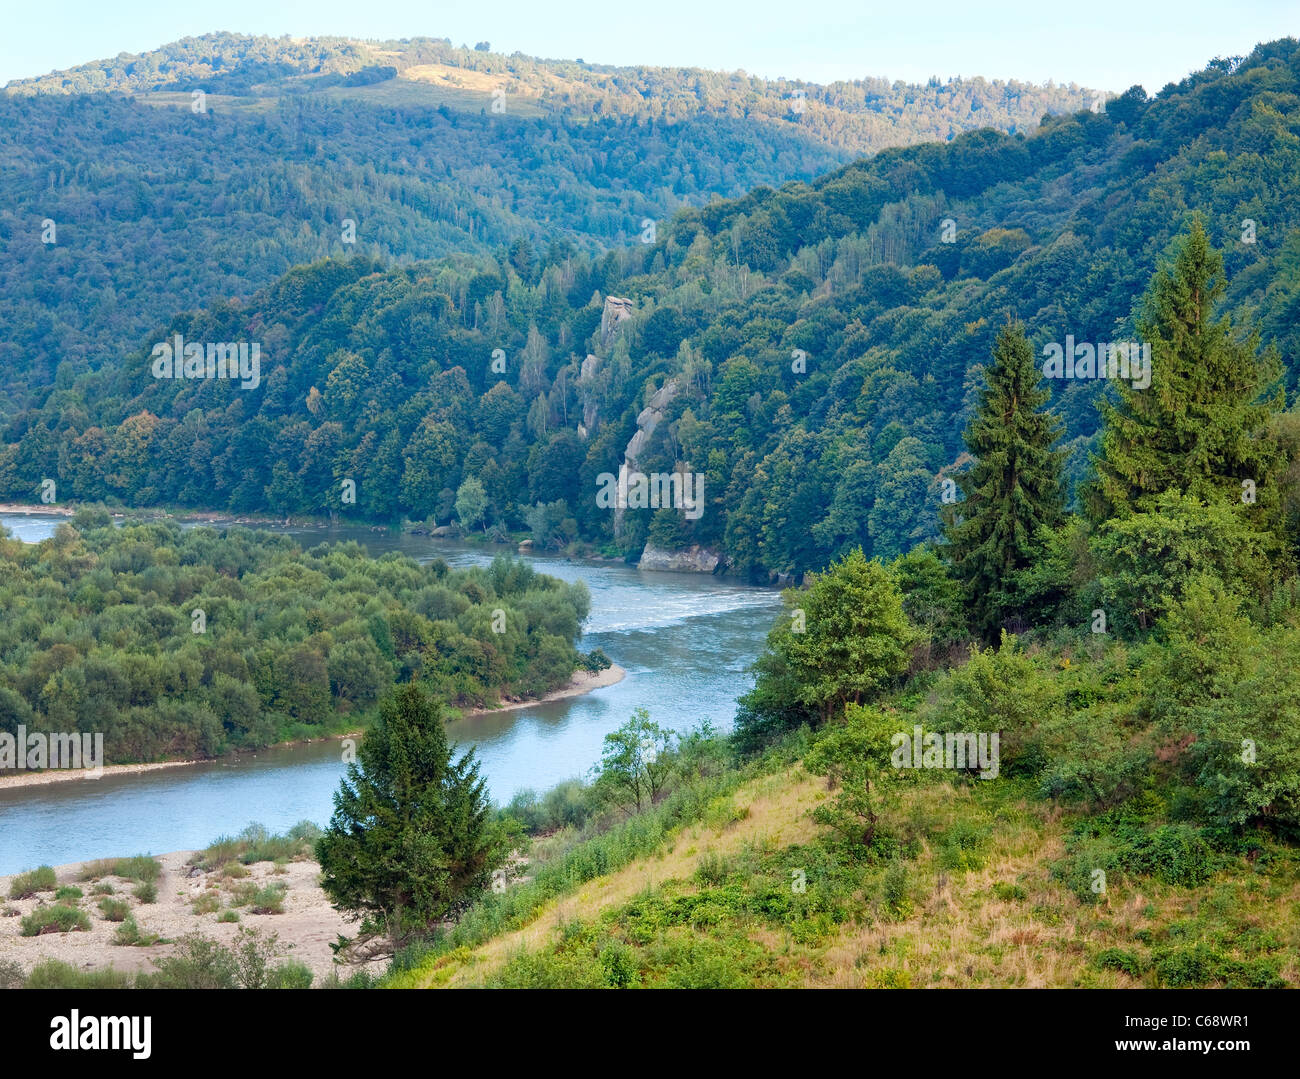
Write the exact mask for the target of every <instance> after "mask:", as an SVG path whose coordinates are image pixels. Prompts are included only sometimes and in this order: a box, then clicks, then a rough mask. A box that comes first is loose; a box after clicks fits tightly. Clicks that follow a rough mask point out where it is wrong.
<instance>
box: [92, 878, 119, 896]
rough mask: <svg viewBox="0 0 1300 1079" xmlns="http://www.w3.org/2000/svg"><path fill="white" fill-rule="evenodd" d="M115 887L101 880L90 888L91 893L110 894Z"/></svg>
mask: <svg viewBox="0 0 1300 1079" xmlns="http://www.w3.org/2000/svg"><path fill="white" fill-rule="evenodd" d="M114 891H115V889H114V888H113V886H112V885H111V884H109V883H108V881H101V882H100V883H99V884H96V885H95V886H94V887H93V888H91V889H90V894H91V895H112V894H113V893H114Z"/></svg>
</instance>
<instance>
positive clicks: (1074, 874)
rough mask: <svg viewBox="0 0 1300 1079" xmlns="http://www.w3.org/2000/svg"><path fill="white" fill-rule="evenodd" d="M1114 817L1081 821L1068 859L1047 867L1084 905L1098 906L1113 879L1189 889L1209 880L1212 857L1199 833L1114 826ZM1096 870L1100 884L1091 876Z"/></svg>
mask: <svg viewBox="0 0 1300 1079" xmlns="http://www.w3.org/2000/svg"><path fill="white" fill-rule="evenodd" d="M1114 821H1115V818H1114V815H1113V814H1112V815H1111V816H1110V817H1104V818H1097V819H1094V820H1090V821H1083V822H1081V823H1080V824H1079V825H1077V826H1076V828H1075V831H1074V832H1073V834H1072V835H1070V836H1069V837H1067V839H1066V852H1067V855H1068V857H1066V858H1065V859H1064V860H1062V861H1060V862H1057V863H1055V864H1054V865H1053V866H1052V875H1053V876H1054V877H1055V878H1056V879H1058V880H1061V881H1063V882H1065V883H1066V884H1067V885H1068V886H1069V888H1070V890H1071V891H1073V892H1074V894H1075V895H1076V896H1077V897H1078V898H1079V899H1080V900H1081V901H1083V902H1085V903H1095V902H1097V901H1098V900H1099V899H1100V898H1101V896H1102V894H1104V889H1101V888H1099V884H1100V882H1101V881H1102V880H1103V879H1104V881H1105V883H1106V885H1107V886H1108V885H1109V884H1113V883H1114V882H1115V879H1117V875H1120V874H1132V875H1141V876H1150V877H1154V878H1156V879H1157V880H1159V881H1161V882H1162V883H1164V884H1171V885H1175V886H1178V887H1183V888H1194V887H1197V886H1198V885H1201V884H1204V883H1205V882H1206V881H1207V880H1209V879H1210V876H1211V874H1212V872H1213V861H1214V855H1213V851H1212V850H1211V848H1210V846H1209V844H1208V843H1207V842H1206V841H1205V839H1204V838H1203V837H1202V836H1201V834H1200V832H1199V831H1198V830H1197V829H1196V828H1194V827H1192V826H1191V825H1189V824H1185V823H1179V824H1162V825H1158V826H1156V827H1154V828H1148V827H1145V826H1144V825H1142V824H1134V823H1123V822H1121V823H1118V824H1116V823H1115V822H1114ZM1098 870H1101V871H1102V872H1103V873H1104V874H1106V876H1105V878H1099V877H1097V876H1096V873H1097V871H1098Z"/></svg>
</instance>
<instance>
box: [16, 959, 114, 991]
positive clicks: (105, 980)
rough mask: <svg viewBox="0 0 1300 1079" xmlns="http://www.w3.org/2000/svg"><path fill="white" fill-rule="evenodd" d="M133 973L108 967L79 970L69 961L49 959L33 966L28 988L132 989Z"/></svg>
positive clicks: (28, 976)
mask: <svg viewBox="0 0 1300 1079" xmlns="http://www.w3.org/2000/svg"><path fill="white" fill-rule="evenodd" d="M131 981H132V979H131V975H130V974H128V973H126V972H125V971H121V970H114V969H113V968H112V967H108V968H107V969H106V970H78V969H77V968H76V967H74V966H72V965H71V964H69V963H62V962H60V961H59V960H57V959H47V960H46V961H45V962H43V963H37V964H36V966H34V967H32V972H31V973H30V974H29V975H27V986H26V987H27V988H28V989H130V988H131Z"/></svg>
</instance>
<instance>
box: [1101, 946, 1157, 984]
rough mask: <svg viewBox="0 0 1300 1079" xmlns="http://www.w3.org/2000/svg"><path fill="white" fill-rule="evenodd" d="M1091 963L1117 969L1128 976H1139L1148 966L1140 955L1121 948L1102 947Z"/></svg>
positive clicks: (1106, 968)
mask: <svg viewBox="0 0 1300 1079" xmlns="http://www.w3.org/2000/svg"><path fill="white" fill-rule="evenodd" d="M1093 963H1094V964H1095V965H1096V966H1097V967H1099V968H1100V969H1102V970H1118V971H1121V972H1122V973H1124V974H1127V975H1128V976H1129V977H1130V978H1140V977H1141V976H1142V975H1143V974H1144V973H1146V971H1147V968H1148V967H1149V966H1150V964H1149V963H1148V962H1147V961H1146V960H1145V959H1143V958H1142V956H1140V955H1138V954H1137V953H1136V952H1127V951H1125V950H1124V949H1123V948H1103V949H1102V950H1101V951H1100V952H1098V953H1097V956H1096V958H1095V959H1094V960H1093Z"/></svg>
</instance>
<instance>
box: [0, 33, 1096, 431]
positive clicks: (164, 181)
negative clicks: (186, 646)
mask: <svg viewBox="0 0 1300 1079" xmlns="http://www.w3.org/2000/svg"><path fill="white" fill-rule="evenodd" d="M376 80H377V81H376ZM877 83H878V84H868V83H863V84H853V85H848V84H841V85H837V86H834V87H813V86H809V87H806V88H803V89H801V91H800V92H801V93H803V94H804V95H805V96H804V97H803V98H801V99H799V102H800V104H799V107H800V110H801V111H798V112H792V107H793V103H794V100H795V99H794V98H793V96H792V95H793V93H794V89H795V88H794V87H793V86H789V85H785V84H783V83H774V82H768V81H765V80H760V79H755V78H747V77H740V76H738V75H730V76H729V75H721V74H715V73H711V72H704V71H685V70H678V69H671V68H628V69H622V68H617V67H597V66H592V67H590V68H588V67H587V66H585V65H576V64H573V63H565V62H559V61H543V60H534V59H530V58H526V57H522V56H514V57H509V58H507V57H504V56H499V55H496V54H493V53H490V52H486V51H481V50H466V49H452V48H451V47H450V45H449V44H448V43H445V42H440V41H435V40H428V39H415V40H413V41H407V42H389V43H382V44H375V45H364V44H361V43H356V42H348V41H344V40H341V39H310V40H308V41H306V42H299V43H294V42H291V41H289V40H287V39H271V38H255V37H248V36H243V35H234V34H212V35H206V36H204V37H202V38H190V39H186V40H185V41H181V42H176V43H174V44H172V45H168V46H164V47H163V48H161V49H159V50H155V51H154V52H151V53H147V54H144V55H142V56H126V55H123V56H119V57H117V58H116V59H113V60H107V61H102V62H98V63H95V64H91V65H86V66H84V67H82V68H78V69H74V70H73V71H71V72H64V73H56V74H54V75H50V76H46V77H43V78H40V79H36V80H28V81H25V82H15V83H12V84H10V85H8V86H7V87H5V90H4V92H3V93H0V183H3V185H4V189H5V191H6V192H7V194H8V198H7V199H6V200H5V204H4V206H3V207H0V254H3V255H4V256H5V257H4V258H2V259H0V320H2V321H3V323H4V324H5V326H6V328H7V332H6V334H5V336H4V340H3V341H0V361H3V362H4V364H5V365H6V368H7V369H8V370H10V371H13V372H15V373H16V374H18V375H19V376H21V377H20V378H19V379H17V380H14V381H11V382H9V383H6V385H5V386H4V387H2V388H0V416H7V415H9V414H10V413H12V412H13V411H14V410H15V409H17V408H20V407H22V406H24V405H27V404H29V403H31V401H32V399H33V398H32V395H33V394H37V395H39V393H40V391H41V389H42V388H44V387H48V386H50V385H52V384H54V383H55V381H56V378H57V379H58V380H62V381H66V380H69V379H71V378H72V377H74V376H75V375H76V374H79V373H81V372H83V371H85V370H86V369H88V368H96V367H99V366H100V365H101V364H105V363H109V364H111V363H112V362H113V360H114V359H115V358H117V356H118V354H119V353H120V349H121V346H122V343H123V342H125V341H130V340H133V339H134V338H136V337H137V336H138V335H140V334H143V333H145V332H148V330H149V329H150V328H151V327H153V326H154V325H156V324H157V323H158V322H159V320H162V319H165V318H167V317H169V316H170V315H171V314H172V313H173V312H175V311H178V310H184V309H188V308H190V307H194V306H196V305H200V304H207V303H213V302H221V301H224V300H227V299H229V298H231V297H236V296H247V295H248V294H249V293H251V292H253V291H254V290H256V289H259V288H262V287H265V286H267V285H268V284H270V283H271V282H273V281H274V280H275V279H276V278H277V277H279V276H280V275H281V274H283V273H285V272H286V271H288V270H289V269H290V268H292V267H294V266H296V265H298V264H300V263H305V262H310V261H312V260H315V259H319V258H323V257H326V256H329V255H340V254H351V253H354V252H355V253H359V254H364V255H367V256H374V257H380V258H383V259H384V260H385V261H386V262H390V263H391V262H405V261H409V260H411V259H430V258H453V257H456V256H461V255H479V256H491V255H492V254H493V253H494V252H496V250H497V249H498V248H508V247H509V246H510V245H511V244H512V243H514V242H515V241H517V240H523V241H527V242H528V243H530V244H532V245H533V246H534V247H536V248H537V249H539V250H540V251H545V250H547V249H548V248H550V247H551V245H552V244H557V245H559V246H558V248H557V250H559V251H564V250H566V249H567V248H568V247H569V246H572V247H574V248H577V249H580V250H584V251H588V252H595V251H599V250H604V249H605V248H607V247H609V246H620V245H624V244H627V243H631V242H635V241H636V239H637V237H638V236H639V235H640V233H641V232H642V230H643V227H644V226H643V225H642V224H641V223H642V222H643V221H645V220H647V219H650V220H656V221H662V220H664V219H666V218H667V217H669V216H670V215H671V214H672V212H673V211H675V210H677V209H678V208H680V207H682V206H684V205H702V204H703V203H705V202H706V201H708V200H709V199H710V198H711V197H715V196H716V195H741V194H744V193H745V192H747V191H749V190H751V189H752V188H754V187H756V186H759V185H764V184H768V185H770V184H780V183H784V182H786V181H788V180H792V179H812V178H813V177H814V176H817V175H818V174H820V173H822V172H825V171H826V170H827V169H829V168H833V167H835V166H836V165H839V164H843V163H844V162H846V161H848V160H850V159H852V158H853V157H854V156H857V155H858V154H862V153H869V152H874V151H876V150H879V149H882V148H884V147H887V146H893V145H902V144H905V143H909V142H916V141H920V140H923V139H931V138H941V139H942V138H949V137H951V136H952V135H953V134H955V133H958V132H961V131H967V130H971V129H973V128H976V127H981V126H985V125H988V124H993V125H996V126H998V127H1001V128H1004V129H1006V130H1015V129H1022V128H1026V127H1032V126H1033V125H1034V124H1036V123H1037V122H1038V119H1039V118H1040V117H1041V116H1042V115H1043V114H1044V113H1048V112H1064V111H1068V110H1071V109H1076V108H1079V107H1081V106H1082V105H1084V104H1085V103H1087V102H1088V101H1089V100H1090V98H1089V97H1088V96H1087V94H1086V93H1085V92H1084V91H1083V90H1082V89H1080V88H1078V87H1069V88H1067V87H1035V86H1028V85H1021V84H1017V83H1010V84H1004V83H987V82H985V81H984V80H982V79H980V80H970V81H968V82H966V83H960V82H957V83H948V84H944V85H934V86H930V87H913V86H907V85H905V84H902V83H899V84H896V85H895V84H889V83H884V82H883V80H877ZM494 89H501V90H502V91H503V92H504V93H505V94H506V96H505V97H504V98H502V99H501V101H502V102H503V103H504V111H503V112H501V113H499V114H498V113H497V112H495V110H494V104H493V103H494V99H493V97H492V90H494ZM195 92H201V93H202V94H203V95H204V97H203V99H202V100H201V101H200V100H199V99H196V98H194V97H193V94H194V93H195ZM539 95H540V96H539ZM346 222H352V226H351V228H350V229H349V226H348V225H347V224H346ZM47 223H49V224H47ZM345 236H346V237H347V238H345ZM128 270H129V272H128Z"/></svg>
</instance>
